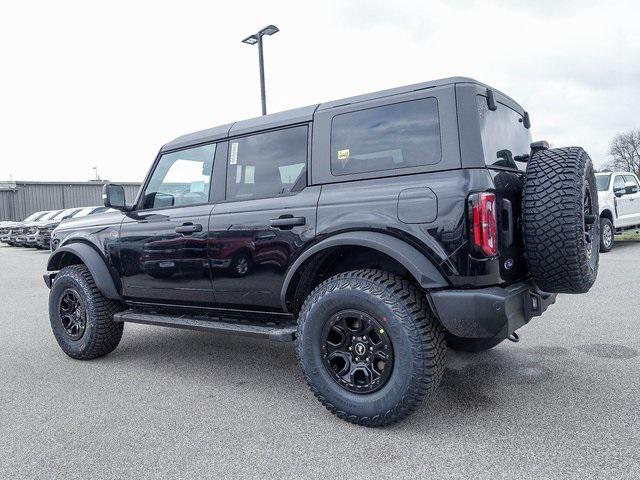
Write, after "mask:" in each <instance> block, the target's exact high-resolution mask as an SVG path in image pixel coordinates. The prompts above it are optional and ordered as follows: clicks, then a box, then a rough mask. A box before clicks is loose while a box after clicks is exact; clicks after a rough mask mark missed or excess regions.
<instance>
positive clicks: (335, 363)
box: [321, 309, 393, 393]
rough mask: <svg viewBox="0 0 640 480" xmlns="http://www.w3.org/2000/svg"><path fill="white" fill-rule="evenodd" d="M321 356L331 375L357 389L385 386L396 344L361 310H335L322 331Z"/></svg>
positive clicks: (346, 387) (379, 325) (342, 384)
mask: <svg viewBox="0 0 640 480" xmlns="http://www.w3.org/2000/svg"><path fill="white" fill-rule="evenodd" d="M322 342H323V343H322V347H321V348H322V356H323V360H324V365H325V367H326V368H327V370H328V372H329V374H330V375H331V378H333V380H334V381H335V382H336V383H337V384H338V385H340V386H341V387H342V388H344V389H346V390H348V391H350V392H354V393H371V392H375V391H376V390H378V389H379V388H381V387H383V386H384V385H385V383H386V382H387V380H388V379H389V375H390V374H391V371H392V369H393V346H392V345H391V340H390V339H389V337H388V335H387V334H386V331H385V329H384V327H383V326H382V324H381V323H380V322H378V321H377V320H376V319H375V318H373V317H372V316H371V315H369V314H367V313H365V312H362V311H359V310H353V309H351V310H342V311H340V312H338V313H336V314H334V315H333V316H332V317H331V318H330V319H329V321H328V322H327V323H326V325H325V327H324V331H323V333H322Z"/></svg>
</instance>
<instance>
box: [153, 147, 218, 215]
mask: <svg viewBox="0 0 640 480" xmlns="http://www.w3.org/2000/svg"><path fill="white" fill-rule="evenodd" d="M215 152H216V145H215V144H211V145H203V146H201V147H192V148H187V149H185V150H180V151H177V152H172V153H165V154H164V155H162V157H160V160H159V161H158V164H157V165H156V169H155V170H154V172H153V175H151V179H150V180H149V184H148V185H147V188H146V189H145V191H144V195H143V197H142V198H143V204H142V208H143V209H148V208H169V207H180V206H188V205H198V204H201V203H207V202H208V201H209V186H210V182H211V171H212V169H213V158H214V155H215Z"/></svg>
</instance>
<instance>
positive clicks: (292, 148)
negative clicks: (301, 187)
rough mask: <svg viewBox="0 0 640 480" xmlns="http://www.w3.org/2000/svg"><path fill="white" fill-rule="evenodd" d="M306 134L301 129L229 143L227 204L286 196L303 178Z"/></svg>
mask: <svg viewBox="0 0 640 480" xmlns="http://www.w3.org/2000/svg"><path fill="white" fill-rule="evenodd" d="M307 131H308V130H307V126H306V125H303V126H299V127H292V128H285V129H283V130H275V131H272V132H265V133H258V134H255V135H249V136H247V137H242V138H237V139H235V140H230V142H229V162H228V165H227V200H248V199H251V198H264V197H273V196H278V195H286V194H288V193H289V192H290V191H291V189H292V188H293V186H294V185H295V184H296V183H297V182H298V180H299V179H300V178H301V177H302V176H304V175H306V166H307V140H308V133H307Z"/></svg>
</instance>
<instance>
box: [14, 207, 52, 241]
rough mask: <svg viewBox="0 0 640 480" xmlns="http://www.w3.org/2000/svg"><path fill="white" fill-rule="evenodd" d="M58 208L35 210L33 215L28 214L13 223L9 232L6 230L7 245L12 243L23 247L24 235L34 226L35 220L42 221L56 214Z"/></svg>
mask: <svg viewBox="0 0 640 480" xmlns="http://www.w3.org/2000/svg"><path fill="white" fill-rule="evenodd" d="M59 211H60V210H50V211H45V212H37V213H34V214H33V215H29V216H28V217H27V218H25V219H24V220H23V221H22V222H16V223H14V224H13V225H12V226H11V228H10V230H9V232H8V241H7V243H8V244H9V245H13V246H16V247H23V246H25V244H24V237H25V235H27V234H28V232H30V231H32V229H33V228H35V224H36V222H39V221H44V220H46V219H48V218H51V217H52V216H54V215H56V214H57V213H58V212H59Z"/></svg>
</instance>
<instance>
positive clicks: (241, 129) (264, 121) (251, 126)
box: [229, 104, 318, 137]
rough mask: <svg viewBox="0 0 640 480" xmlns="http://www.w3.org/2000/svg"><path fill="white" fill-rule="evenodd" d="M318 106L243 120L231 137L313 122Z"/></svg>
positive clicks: (237, 123)
mask: <svg viewBox="0 0 640 480" xmlns="http://www.w3.org/2000/svg"><path fill="white" fill-rule="evenodd" d="M317 108H318V105H317V104H316V105H309V106H308V107H301V108H294V109H293V110H285V111H284V112H278V113H271V114H269V115H263V116H261V117H255V118H251V119H249V120H241V121H239V122H236V123H234V124H233V126H232V127H231V130H230V131H229V136H231V137H235V136H237V135H245V134H247V133H251V132H256V131H259V130H267V129H270V128H278V127H284V126H286V125H293V124H296V123H303V122H310V121H311V120H313V114H314V113H315V111H316V109H317Z"/></svg>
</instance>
